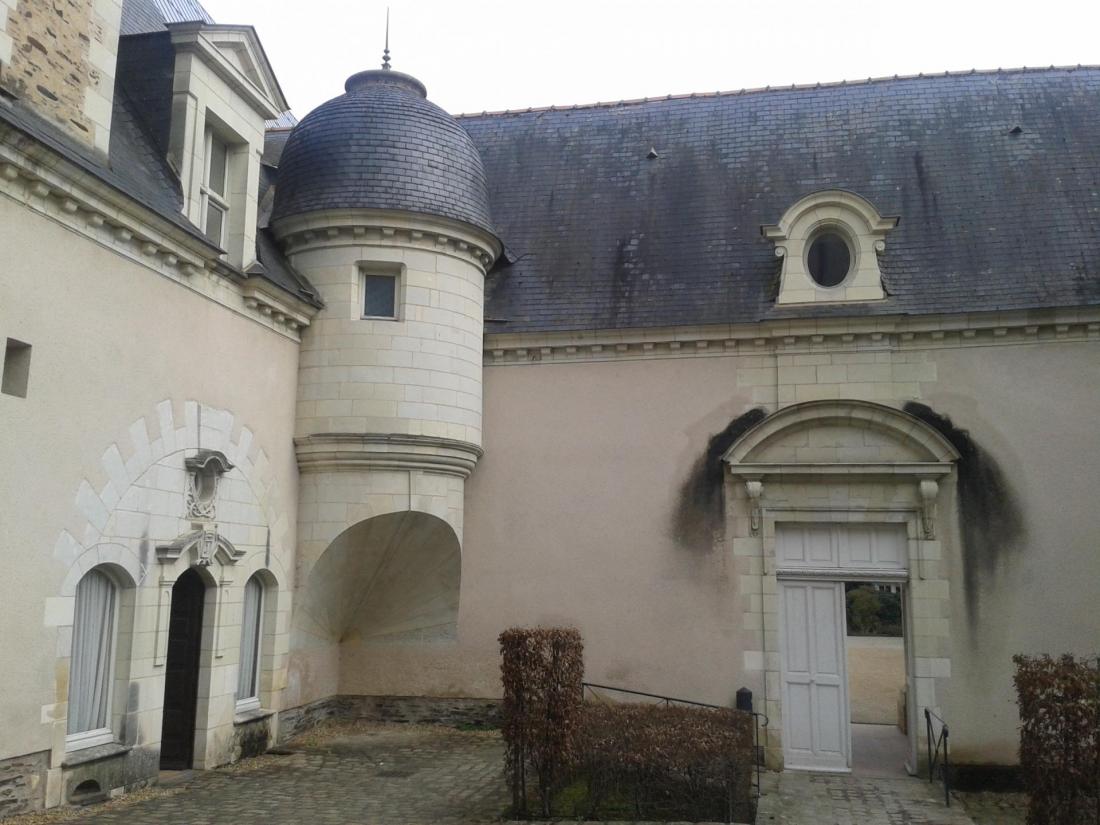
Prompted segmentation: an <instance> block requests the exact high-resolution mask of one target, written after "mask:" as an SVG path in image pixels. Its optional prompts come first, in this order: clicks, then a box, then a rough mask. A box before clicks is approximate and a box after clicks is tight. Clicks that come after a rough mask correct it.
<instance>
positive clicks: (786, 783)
mask: <svg viewBox="0 0 1100 825" xmlns="http://www.w3.org/2000/svg"><path fill="white" fill-rule="evenodd" d="M1025 805H1026V802H1025V798H1024V797H1023V795H1022V794H955V795H953V799H952V803H951V807H950V808H948V807H946V806H945V805H944V802H943V786H942V785H939V784H936V785H930V784H929V783H927V782H925V781H922V780H918V779H914V778H906V779H871V778H863V777H856V776H850V775H839V774H814V773H793V772H791V773H782V774H775V773H772V774H768V775H766V776H765V777H764V781H763V794H762V796H761V798H760V805H759V809H758V812H757V817H756V823H757V825H1024V806H1025Z"/></svg>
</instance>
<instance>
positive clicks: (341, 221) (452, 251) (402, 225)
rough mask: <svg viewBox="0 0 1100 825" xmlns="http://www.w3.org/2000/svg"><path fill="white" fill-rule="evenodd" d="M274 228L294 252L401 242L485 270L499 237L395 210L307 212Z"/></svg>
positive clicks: (495, 253) (498, 249)
mask: <svg viewBox="0 0 1100 825" xmlns="http://www.w3.org/2000/svg"><path fill="white" fill-rule="evenodd" d="M273 229H274V231H275V235H276V237H277V238H278V239H279V242H280V244H281V245H282V247H283V249H284V251H285V252H286V254H288V255H292V256H293V255H295V254H297V253H300V252H303V251H307V250H310V249H315V248H331V247H334V246H364V245H366V246H401V247H408V248H413V249H422V250H426V251H430V252H433V253H438V254H443V255H450V256H452V257H455V258H460V259H462V260H466V261H470V262H473V263H474V264H475V265H476V266H477V267H478V268H479V269H480V270H481V271H482V274H485V273H487V272H488V271H489V269H490V268H491V267H492V265H493V263H494V262H495V261H496V259H497V258H498V257H499V256H500V254H501V251H502V250H501V244H500V241H498V240H497V239H496V238H495V237H493V236H492V235H490V234H489V233H488V232H485V231H484V230H482V229H479V228H477V227H474V226H471V225H469V224H464V223H461V222H459V221H453V220H450V219H448V218H441V217H437V216H433V215H426V214H421V213H417V212H404V211H397V210H384V209H378V210H374V209H347V210H330V211H324V212H311V213H306V214H304V215H296V216H294V217H292V218H286V219H283V220H280V221H277V222H276V223H275V224H274V226H273Z"/></svg>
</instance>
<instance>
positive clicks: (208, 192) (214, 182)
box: [202, 129, 229, 249]
mask: <svg viewBox="0 0 1100 825" xmlns="http://www.w3.org/2000/svg"><path fill="white" fill-rule="evenodd" d="M202 197H203V201H204V203H205V207H204V211H205V215H206V217H205V221H204V230H205V232H206V236H207V237H208V238H210V240H211V241H213V242H214V243H216V244H217V245H218V246H220V247H222V248H223V249H224V248H225V232H226V226H227V225H228V223H229V144H227V143H226V142H225V141H224V140H222V139H221V138H219V137H218V136H217V135H215V134H214V131H213V130H212V129H207V130H206V174H205V175H204V177H203V185H202Z"/></svg>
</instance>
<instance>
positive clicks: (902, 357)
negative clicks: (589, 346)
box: [434, 335, 1100, 762]
mask: <svg viewBox="0 0 1100 825" xmlns="http://www.w3.org/2000/svg"><path fill="white" fill-rule="evenodd" d="M852 337H854V336H849V341H845V342H844V343H843V344H841V345H840V346H836V345H835V344H834V345H833V351H831V352H825V351H824V350H825V347H826V346H828V345H824V346H822V347H821V348H820V350H821V351H818V352H807V353H805V354H804V355H802V356H797V355H791V354H784V353H783V352H782V351H780V352H777V351H776V350H779V349H780V345H779V344H778V342H776V343H775V346H774V348H773V346H772V344H768V345H767V347H766V348H765V347H759V348H750V353H751V354H747V355H742V354H739V353H738V354H732V355H729V356H726V355H713V354H712V353H713V351H714V348H713V347H711V348H709V351H708V353H707V354H705V355H700V354H695V352H694V348H692V347H691V346H690V345H689V344H685V346H684V350H687V351H688V354H687V355H682V356H679V357H677V356H671V357H665V358H655V357H651V358H645V357H642V358H618V359H616V358H615V357H607V358H606V359H605V360H596V359H595V358H594V359H593V360H588V361H581V360H577V361H575V362H572V363H569V362H554V361H549V362H548V361H542V362H541V363H539V362H534V361H532V360H531V359H530V358H528V361H527V363H520V364H511V363H508V364H504V365H501V366H493V363H494V359H493V358H492V356H491V355H490V356H489V357H487V367H486V371H485V386H486V390H485V395H486V406H485V449H486V453H485V456H484V458H483V459H482V460H481V462H480V463H479V465H478V467H477V469H476V471H475V472H474V474H473V476H472V477H471V479H470V480H469V481H468V483H467V504H466V530H465V541H464V546H463V569H462V600H461V606H460V620H459V645H458V649H457V651H456V652H455V653H454V655H453V656H451V661H452V664H451V665H449V666H447V667H446V668H442V669H441V670H442V671H443V672H442V673H440V674H439V675H438V676H437V677H436V678H435V680H434V683H435V685H437V686H439V687H441V688H442V687H449V688H450V689H455V688H454V686H455V685H456V684H457V685H459V686H461V687H463V688H464V692H466V693H467V694H473V695H494V694H496V693H497V692H498V690H499V688H498V686H497V674H496V670H495V666H496V645H495V639H496V635H497V634H498V633H499V632H500V630H501V629H503V628H504V627H507V626H509V625H512V624H536V623H542V624H550V623H567V624H574V625H576V626H578V627H579V628H580V629H581V631H582V633H583V634H584V636H585V640H586V663H587V676H588V678H589V679H590V680H593V681H599V682H608V683H611V684H617V685H623V686H627V687H633V688H637V689H641V690H647V691H655V692H658V693H669V694H672V695H677V696H683V697H688V698H695V699H700V700H702V701H714V702H729V701H732V699H733V694H734V691H735V690H736V689H737V688H738V687H739V686H740V685H742V684H746V685H748V686H749V687H750V688H752V689H753V690H754V691H755V692H756V694H757V697H758V698H759V697H760V696H761V692H762V689H763V684H762V681H763V674H762V673H761V672H760V671H759V670H755V671H750V670H746V665H745V664H744V663H745V662H746V659H745V656H744V655H743V654H744V653H745V652H746V651H749V652H750V654H751V655H750V657H749V661H752V660H753V659H754V657H755V656H757V655H758V654H753V653H752V650H753V648H754V647H758V646H759V642H758V641H757V640H758V639H759V637H760V634H759V633H758V632H757V628H750V627H748V626H747V624H746V621H745V616H743V614H742V610H749V612H752V611H751V610H750V608H751V604H750V600H751V598H752V596H751V595H743V594H742V592H741V587H742V585H741V584H740V583H739V577H740V575H741V574H744V573H747V572H751V571H753V570H755V569H757V568H756V565H758V563H759V562H758V561H754V560H751V559H744V560H742V566H740V567H738V566H737V565H736V563H735V560H734V558H733V554H732V552H731V547H729V546H725V545H723V544H722V538H723V535H722V534H721V532H720V534H719V535H718V537H717V542H716V543H714V544H713V545H712V546H704V545H706V544H708V543H707V542H703V543H702V544H699V543H696V544H695V545H688V544H685V543H684V542H681V541H678V540H677V539H676V538H675V536H674V535H673V529H672V525H673V522H674V516H675V514H676V512H677V509H678V505H679V502H680V497H681V488H682V485H683V483H684V481H685V478H686V477H687V476H688V474H689V471H690V470H691V468H692V465H693V464H694V462H695V461H696V460H697V459H698V458H699V457H700V456H701V455H702V454H703V452H704V451H705V450H706V447H707V441H708V439H709V438H710V436H712V435H714V434H715V433H717V432H719V431H720V430H722V428H723V427H724V426H725V425H726V424H727V423H728V422H729V421H730V420H731V419H732V418H734V417H735V416H737V415H739V414H741V413H742V412H744V411H746V410H748V409H750V408H751V407H753V406H755V405H757V404H759V405H762V406H764V407H765V408H766V409H768V410H774V409H775V408H776V404H777V403H778V404H780V405H786V404H794V403H798V402H801V401H807V400H815V399H819V398H858V399H866V400H871V401H875V402H877V403H882V404H887V405H890V406H893V407H895V408H900V407H901V406H902V405H903V404H904V403H906V402H907V401H911V400H917V401H921V402H922V403H926V404H929V405H930V406H932V407H933V408H934V409H935V410H937V411H938V412H940V413H943V414H946V415H949V416H951V417H952V418H953V419H954V421H955V424H956V425H957V426H959V427H961V428H964V429H967V430H969V431H970V434H971V436H972V437H973V438H974V439H975V440H976V441H977V443H978V444H979V445H981V447H982V448H983V449H984V450H985V451H986V452H987V453H988V454H989V455H990V456H992V457H993V458H994V459H995V460H996V462H997V463H998V464H999V465H1000V468H1001V470H1002V472H1003V474H1004V475H1005V477H1006V478H1007V479H1008V480H1009V482H1010V483H1011V485H1012V486H1013V489H1014V491H1015V494H1016V495H1015V498H1016V501H1017V503H1018V505H1019V506H1020V507H1021V508H1022V509H1023V512H1024V519H1025V522H1026V524H1027V528H1028V530H1027V538H1026V539H1025V540H1024V542H1023V544H1022V547H1021V549H1020V550H1018V551H1016V552H1006V553H1005V554H1004V557H1003V558H1001V559H998V560H997V562H996V564H995V566H994V570H993V572H991V573H989V574H983V575H982V576H981V581H982V587H981V592H980V594H979V596H978V598H977V604H978V606H979V613H978V614H976V615H974V616H971V615H970V614H968V611H967V602H968V599H969V598H970V597H969V596H968V594H967V593H966V588H965V585H964V577H963V575H962V572H961V568H962V561H961V554H962V553H963V552H964V551H963V549H962V548H961V545H960V538H959V533H958V529H957V523H956V519H955V515H954V511H955V484H954V480H953V479H950V478H949V479H947V480H945V481H944V482H943V483H942V484H941V492H940V499H939V515H940V523H939V527H938V536H937V541H933V542H928V541H926V542H923V552H926V553H928V554H929V555H927V556H925V561H926V564H927V570H928V571H929V575H931V574H932V573H933V572H934V573H935V575H934V578H936V581H934V582H932V581H931V580H928V581H924V582H915V583H914V587H918V585H919V587H918V589H919V590H920V593H919V594H917V598H915V599H914V601H915V602H919V605H918V607H919V608H920V610H919V615H917V616H916V621H917V622H918V623H919V625H920V627H919V628H918V630H919V632H920V634H921V635H922V637H923V638H925V639H927V640H928V641H927V645H928V649H929V651H930V652H929V653H928V655H929V656H932V657H934V658H933V659H930V660H928V662H927V663H926V664H924V665H922V667H926V668H931V669H930V670H928V671H927V672H924V671H922V672H920V673H918V674H917V676H918V677H919V678H918V691H919V695H920V696H921V697H930V696H932V697H934V701H935V702H936V703H937V705H938V706H940V707H942V709H943V711H944V713H945V714H946V717H947V718H948V721H949V722H951V724H952V739H953V748H957V749H958V751H957V752H958V756H959V758H960V759H966V760H968V761H980V762H997V761H1002V762H1011V761H1013V760H1014V758H1015V736H1016V724H1017V720H1016V716H1015V705H1014V700H1013V696H1012V684H1011V662H1010V657H1011V655H1012V653H1014V652H1016V651H1017V650H1024V651H1034V652H1041V651H1049V652H1052V653H1058V652H1061V651H1062V650H1076V651H1078V652H1092V653H1095V652H1096V651H1095V639H1096V638H1097V635H1098V631H1100V620H1095V619H1093V618H1091V615H1092V614H1091V613H1089V612H1088V611H1087V610H1086V609H1085V606H1086V605H1089V604H1092V603H1095V601H1096V598H1097V596H1098V595H1100V592H1098V591H1100V584H1098V582H1100V575H1098V574H1100V569H1098V567H1097V565H1098V564H1100V563H1098V562H1097V561H1096V556H1095V540H1094V537H1095V535H1096V534H1097V533H1098V532H1100V515H1098V514H1097V513H1096V510H1095V507H1094V505H1093V503H1092V496H1091V493H1090V491H1092V490H1095V489H1096V487H1097V484H1098V482H1100V478H1097V475H1100V470H1098V469H1097V467H1095V466H1094V463H1093V462H1090V461H1089V460H1087V458H1083V454H1082V446H1083V445H1089V444H1091V443H1092V442H1093V441H1094V440H1095V432H1094V426H1093V421H1094V418H1095V411H1096V410H1097V409H1098V407H1100V380H1098V379H1100V375H1098V372H1100V359H1098V358H1097V349H1096V339H1095V338H1092V339H1089V340H1086V341H1072V340H1068V341H1058V340H1046V341H1043V340H1038V339H1037V338H1035V337H1034V336H1033V337H1032V339H1031V340H1030V341H1029V342H1020V343H1012V344H1007V345H990V344H989V341H988V337H971V336H963V337H956V338H955V339H954V340H955V341H956V342H957V345H948V344H947V343H943V344H941V343H936V344H935V345H934V346H925V347H922V346H918V345H917V344H915V343H912V342H910V343H905V342H903V341H899V340H898V337H896V336H882V335H878V336H876V338H875V339H874V340H873V341H867V340H866V339H863V340H862V341H859V340H857V341H854V342H852V341H850V339H851V338H852ZM1051 337H1053V335H1052V336H1051ZM910 338H911V336H910ZM934 340H936V341H937V342H939V341H940V340H941V339H940V338H936V339H934ZM951 340H952V339H951V337H949V338H948V341H949V342H950V341H951ZM1001 340H1004V339H1003V338H1002V339H1001ZM773 341H774V339H773ZM538 343H539V342H538V341H532V343H531V345H530V348H529V349H528V350H527V352H538ZM487 349H488V350H489V351H490V353H491V352H492V342H490V343H489V345H488V346H487ZM606 349H608V350H610V349H611V347H610V346H608V347H606ZM624 349H625V348H624ZM639 349H640V348H639ZM761 349H764V353H763V354H761V352H760V350H761ZM559 351H560V350H554V352H559ZM544 352H549V350H546V351H544ZM582 352H583V349H582ZM578 357H579V356H578ZM601 357H602V356H601ZM905 490H906V491H908V492H906V496H907V497H908V499H909V500H911V502H912V503H911V504H910V505H907V506H912V507H914V508H916V507H919V504H918V503H917V501H916V491H915V489H913V490H911V491H910V490H909V488H908V487H906V488H905ZM727 494H728V495H729V494H732V495H731V496H730V497H731V498H732V497H733V496H738V497H740V499H741V500H740V501H739V502H736V503H734V504H732V505H731V506H732V507H733V508H734V509H735V512H734V513H732V516H733V520H732V521H731V522H730V523H729V524H727V525H726V526H727V529H729V530H732V531H733V532H732V533H731V534H729V535H734V534H736V533H737V531H738V530H740V529H741V527H742V524H741V522H744V521H746V519H745V518H744V516H745V512H744V510H745V508H746V505H747V503H746V501H745V500H744V495H743V489H741V488H739V485H733V484H732V483H730V482H729V481H728V480H727ZM767 495H768V493H767V491H766V492H765V499H766V497H767ZM765 504H766V501H765ZM737 508H740V509H737ZM739 519H740V521H739ZM745 535H747V533H746V534H745ZM734 540H737V539H734ZM751 541H752V542H753V546H754V547H756V546H757V542H758V540H757V539H752V540H751ZM754 552H758V551H755V550H754ZM940 553H942V554H943V556H944V562H943V564H942V565H941V564H940V563H939V562H938V561H936V560H935V559H936V556H933V555H932V554H937V555H938V554H940ZM941 570H942V571H945V572H946V579H947V580H946V581H941V580H939V578H938V577H939V575H940V572H939V571H941ZM757 581H758V579H757ZM772 581H773V582H774V577H772ZM933 585H935V586H934V587H933ZM749 592H750V594H751V591H749ZM756 598H759V596H757V597H756ZM768 598H769V597H768V596H766V595H765V597H764V602H763V609H764V612H765V613H767V611H768V609H769V608H768V606H767V605H768V602H767V599H768ZM945 609H946V610H947V611H948V612H949V613H950V615H949V616H943V615H942V612H943V611H944V610H945ZM945 619H947V621H945ZM766 622H767V619H766V618H765V623H766ZM767 652H770V651H767ZM945 655H946V656H948V657H949V659H950V661H949V662H948V661H944V658H943V657H944V656H945ZM935 657H940V658H935ZM435 661H437V662H438V661H441V659H440V658H437V659H436V660H435ZM769 661H771V660H769ZM772 688H773V690H772V693H773V694H774V692H775V691H774V688H775V685H772ZM953 758H954V754H953Z"/></svg>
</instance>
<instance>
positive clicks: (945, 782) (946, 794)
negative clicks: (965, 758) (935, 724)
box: [943, 725, 951, 808]
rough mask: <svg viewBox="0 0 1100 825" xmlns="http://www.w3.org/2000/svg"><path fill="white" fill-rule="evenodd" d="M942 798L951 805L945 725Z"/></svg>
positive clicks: (948, 805)
mask: <svg viewBox="0 0 1100 825" xmlns="http://www.w3.org/2000/svg"><path fill="white" fill-rule="evenodd" d="M943 800H944V802H945V803H946V804H947V807H948V808H950V807H951V762H950V759H949V757H948V755H947V725H944V726H943Z"/></svg>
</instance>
